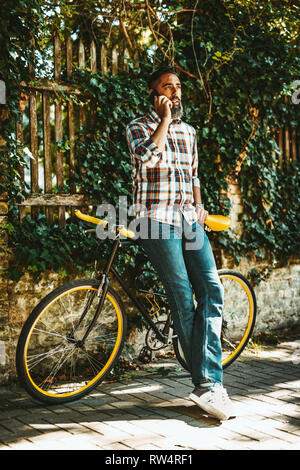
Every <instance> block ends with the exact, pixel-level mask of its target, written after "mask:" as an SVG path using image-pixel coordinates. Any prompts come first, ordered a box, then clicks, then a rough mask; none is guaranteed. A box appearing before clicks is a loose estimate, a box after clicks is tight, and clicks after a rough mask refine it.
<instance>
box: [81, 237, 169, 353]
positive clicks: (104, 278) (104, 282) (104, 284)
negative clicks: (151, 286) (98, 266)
mask: <svg viewBox="0 0 300 470" xmlns="http://www.w3.org/2000/svg"><path fill="white" fill-rule="evenodd" d="M121 243H122V242H121V240H120V237H119V234H118V235H117V237H116V239H115V241H114V244H113V247H112V250H111V253H110V256H109V258H108V260H107V263H106V266H105V268H104V271H103V272H101V273H100V272H99V273H97V274H99V275H100V278H101V283H100V286H99V289H98V293H99V294H98V295H99V297H100V296H101V299H100V302H99V305H98V307H97V310H96V313H95V315H94V318H93V320H92V322H91V324H90V326H89V328H88V329H87V331H86V333H85V336H84V338H83V341H84V340H85V338H86V337H87V336H88V334H89V332H90V331H91V329H92V328H93V326H94V324H95V322H96V321H97V318H98V316H99V315H100V312H101V308H102V305H103V302H104V299H105V296H106V292H107V289H108V286H109V274H110V272H111V273H112V274H113V276H114V277H115V279H116V281H117V282H118V284H119V285H120V286H121V288H122V289H123V290H124V291H125V293H126V294H127V296H128V297H129V298H130V300H131V301H132V302H133V304H134V305H135V306H136V308H137V309H138V311H139V313H140V314H141V316H142V317H143V318H144V319H145V320H146V321H147V323H148V324H149V325H150V326H151V328H152V329H153V330H154V331H155V333H156V335H157V338H158V339H159V340H160V341H161V342H162V343H165V344H167V342H168V336H166V335H164V334H162V333H161V331H160V330H159V329H158V328H157V326H156V324H155V322H154V321H153V320H152V318H151V315H149V313H148V312H147V309H146V308H145V307H144V305H143V304H142V303H141V302H140V300H139V299H138V298H137V297H136V295H135V294H133V293H132V292H131V290H130V288H129V286H128V284H126V282H125V281H124V280H123V279H122V278H121V276H120V275H119V274H118V272H117V271H116V269H115V268H114V267H113V266H112V264H113V261H114V258H115V256H116V253H117V251H118V248H119V246H120V244H121ZM123 244H125V243H123Z"/></svg>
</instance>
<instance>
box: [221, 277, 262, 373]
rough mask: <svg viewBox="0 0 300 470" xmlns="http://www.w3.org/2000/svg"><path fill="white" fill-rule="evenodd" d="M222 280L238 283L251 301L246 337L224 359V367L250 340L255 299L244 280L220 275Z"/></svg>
mask: <svg viewBox="0 0 300 470" xmlns="http://www.w3.org/2000/svg"><path fill="white" fill-rule="evenodd" d="M220 279H221V280H222V279H232V280H233V281H237V282H238V283H239V284H240V285H241V286H242V287H243V289H244V290H245V292H246V294H247V297H248V301H249V317H248V323H247V327H246V329H245V332H244V335H243V337H242V339H241V341H240V343H239V345H238V346H237V348H236V349H235V350H234V351H232V353H231V354H230V355H229V356H228V357H226V359H224V360H223V361H222V365H224V364H227V362H229V361H230V360H231V359H232V358H233V357H234V356H235V355H236V354H238V352H239V351H240V349H242V347H243V346H244V344H245V341H246V340H247V338H248V335H249V332H250V329H251V325H252V321H253V313H254V304H253V298H252V295H251V292H250V289H249V287H248V286H247V284H246V283H245V282H244V281H243V280H242V279H240V278H238V277H236V276H233V275H231V274H220Z"/></svg>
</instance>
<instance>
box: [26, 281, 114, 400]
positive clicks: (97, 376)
mask: <svg viewBox="0 0 300 470" xmlns="http://www.w3.org/2000/svg"><path fill="white" fill-rule="evenodd" d="M82 289H89V290H97V289H95V288H93V287H91V286H82V287H75V288H74V289H70V290H68V291H67V292H64V293H62V294H61V295H59V296H58V297H56V298H55V299H53V301H52V302H50V303H49V305H47V307H46V308H45V309H44V310H43V311H42V312H41V313H40V314H39V316H38V317H37V319H36V320H35V322H34V324H33V326H32V328H31V330H30V332H29V334H28V338H27V341H26V344H25V348H24V360H25V367H26V373H27V377H28V378H29V380H30V382H31V384H32V385H33V387H34V388H35V389H36V390H38V391H39V392H40V393H41V394H43V395H47V396H49V397H59V398H63V397H71V396H73V395H77V394H79V393H81V392H82V391H83V390H85V389H87V388H89V387H90V386H91V385H93V384H94V383H95V382H96V381H97V380H98V379H99V378H100V377H101V376H102V375H103V374H104V373H105V372H106V370H107V369H108V368H109V366H110V365H111V363H112V361H113V359H114V358H115V355H116V352H117V351H118V349H119V346H120V343H121V340H122V333H123V321H122V320H123V319H122V315H121V311H120V308H119V305H118V304H117V302H116V301H115V299H114V298H113V297H112V296H111V295H110V294H109V293H107V298H108V300H110V301H111V303H112V304H113V306H114V308H115V310H116V313H117V317H118V333H117V340H116V344H115V346H114V349H113V351H112V353H111V355H110V357H109V359H108V361H107V363H106V364H105V366H104V367H103V368H102V369H101V370H100V372H99V373H98V374H97V375H96V376H95V377H94V378H93V379H92V380H90V381H89V382H88V383H87V384H85V385H84V386H83V387H81V388H79V389H78V390H75V391H73V392H68V393H61V394H56V393H50V392H46V391H45V390H43V389H41V388H40V387H38V386H37V384H36V383H35V382H34V381H33V380H32V377H31V375H30V372H29V369H28V367H27V351H28V346H29V342H30V339H31V335H32V333H33V330H34V328H35V325H36V324H37V322H38V321H39V320H40V318H41V316H42V315H43V314H44V313H45V312H46V311H47V310H48V309H49V307H51V305H52V304H53V303H54V302H56V301H57V300H59V299H60V298H61V297H63V296H64V295H66V294H69V293H70V292H74V291H77V290H82Z"/></svg>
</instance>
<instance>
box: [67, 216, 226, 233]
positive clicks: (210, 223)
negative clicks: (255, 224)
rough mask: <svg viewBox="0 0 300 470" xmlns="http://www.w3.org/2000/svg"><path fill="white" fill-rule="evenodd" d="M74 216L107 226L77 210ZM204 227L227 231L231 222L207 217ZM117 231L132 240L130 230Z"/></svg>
mask: <svg viewBox="0 0 300 470" xmlns="http://www.w3.org/2000/svg"><path fill="white" fill-rule="evenodd" d="M75 215H76V217H78V218H79V219H82V220H85V221H86V222H91V223H92V224H96V225H98V224H102V225H104V226H107V225H108V222H107V220H102V219H98V218H97V217H92V216H91V215H88V214H83V213H82V212H80V210H79V209H77V210H75ZM204 223H205V225H207V227H209V228H210V229H211V230H213V231H214V232H221V231H222V230H227V229H228V228H229V227H230V225H231V220H230V219H229V217H226V216H224V215H208V216H207V218H206V220H205V222H204ZM118 230H119V232H120V234H121V235H123V236H125V237H127V238H134V236H135V233H134V232H133V231H132V230H128V229H126V228H125V227H122V226H120V227H118Z"/></svg>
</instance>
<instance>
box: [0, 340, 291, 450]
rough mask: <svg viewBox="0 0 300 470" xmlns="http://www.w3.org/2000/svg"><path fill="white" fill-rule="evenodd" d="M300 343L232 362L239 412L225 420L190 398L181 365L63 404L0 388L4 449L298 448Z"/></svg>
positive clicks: (230, 386) (0, 444) (231, 385)
mask: <svg viewBox="0 0 300 470" xmlns="http://www.w3.org/2000/svg"><path fill="white" fill-rule="evenodd" d="M299 348H300V346H299V343H297V342H296V341H291V342H285V343H281V344H280V345H279V346H276V347H274V348H268V349H266V350H263V351H261V352H260V353H258V354H257V355H252V356H251V355H250V356H249V355H246V356H244V357H243V358H241V359H239V360H238V361H237V362H236V363H235V364H233V365H232V366H230V367H229V368H228V369H227V370H226V371H225V373H224V384H225V386H226V387H227V390H228V392H229V395H230V396H231V398H232V400H233V402H234V404H235V406H236V409H237V412H238V417H237V418H235V419H230V420H228V421H226V422H222V423H220V422H218V421H217V420H215V419H213V418H212V417H209V416H207V415H205V413H204V412H202V411H201V410H200V409H199V408H198V407H197V406H196V405H194V404H193V403H192V402H191V401H190V400H188V398H187V397H188V395H189V393H190V392H191V390H192V385H191V381H190V378H189V377H188V376H187V374H186V373H185V372H184V371H181V372H176V369H174V372H172V375H167V376H166V377H163V376H161V375H158V374H157V373H155V374H151V375H147V374H145V372H141V373H140V374H137V375H135V376H134V377H132V378H131V379H129V380H123V381H120V382H111V383H104V384H102V385H100V386H99V387H98V388H97V389H96V390H95V391H94V392H93V393H91V394H90V395H89V396H88V397H85V398H83V399H81V400H80V401H77V402H74V403H70V404H67V405H64V406H45V405H42V404H40V403H38V402H35V401H33V400H32V399H31V398H30V397H28V395H27V394H26V393H25V392H24V391H22V390H21V389H20V388H17V387H14V388H10V389H9V388H7V387H6V388H5V387H2V388H1V387H0V450H55V449H57V450H73V449H74V450H119V451H120V450H127V451H131V450H153V451H155V450H156V451H158V450H178V451H179V450H180V451H182V450H201V449H205V450H264V449H268V450H271V449H276V450H280V449H282V450H292V449H293V450H295V449H297V450H299V449H300V411H299V403H300V354H298V355H297V349H298V351H299ZM298 362H299V363H298ZM160 366H161V364H160Z"/></svg>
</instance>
